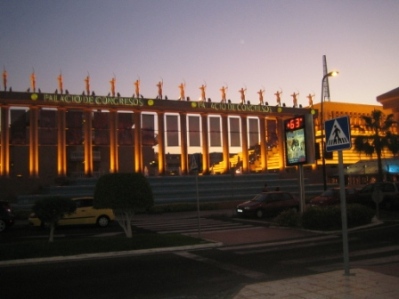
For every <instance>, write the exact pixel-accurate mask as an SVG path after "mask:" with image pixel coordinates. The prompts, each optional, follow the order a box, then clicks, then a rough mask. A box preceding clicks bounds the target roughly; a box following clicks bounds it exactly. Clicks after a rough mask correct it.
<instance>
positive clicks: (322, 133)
mask: <svg viewBox="0 0 399 299" xmlns="http://www.w3.org/2000/svg"><path fill="white" fill-rule="evenodd" d="M337 75H338V72H337V71H332V72H329V73H327V74H325V75H324V76H323V78H322V79H321V99H320V113H321V116H320V123H321V148H322V151H323V158H322V163H323V187H324V190H327V175H326V158H325V153H326V150H325V142H324V138H325V136H324V80H326V79H327V78H328V77H335V76H337Z"/></svg>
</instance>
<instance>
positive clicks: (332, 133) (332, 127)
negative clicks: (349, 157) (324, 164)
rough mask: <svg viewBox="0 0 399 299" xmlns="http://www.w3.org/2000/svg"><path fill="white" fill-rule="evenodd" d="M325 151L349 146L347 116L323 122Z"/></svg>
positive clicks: (349, 134)
mask: <svg viewBox="0 0 399 299" xmlns="http://www.w3.org/2000/svg"><path fill="white" fill-rule="evenodd" d="M324 127H325V131H326V151H327V152H332V151H340V150H344V149H350V148H351V146H352V145H351V132H350V125H349V117H348V116H343V117H338V118H333V119H330V120H327V121H326V122H325V125H324Z"/></svg>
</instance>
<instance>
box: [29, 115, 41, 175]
mask: <svg viewBox="0 0 399 299" xmlns="http://www.w3.org/2000/svg"><path fill="white" fill-rule="evenodd" d="M29 112H30V113H29V176H30V177H38V176H39V128H38V122H39V108H38V107H29Z"/></svg>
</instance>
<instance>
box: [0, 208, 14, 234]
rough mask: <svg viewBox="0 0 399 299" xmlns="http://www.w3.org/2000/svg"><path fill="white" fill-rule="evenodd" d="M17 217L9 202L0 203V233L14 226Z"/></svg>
mask: <svg viewBox="0 0 399 299" xmlns="http://www.w3.org/2000/svg"><path fill="white" fill-rule="evenodd" d="M14 219H15V216H14V214H13V212H12V210H11V206H10V204H9V202H7V201H0V233H1V232H3V231H5V230H6V229H7V228H8V227H10V226H12V225H13V224H14Z"/></svg>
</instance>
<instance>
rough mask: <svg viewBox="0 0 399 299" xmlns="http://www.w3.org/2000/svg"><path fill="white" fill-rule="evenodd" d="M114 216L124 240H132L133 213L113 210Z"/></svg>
mask: <svg viewBox="0 0 399 299" xmlns="http://www.w3.org/2000/svg"><path fill="white" fill-rule="evenodd" d="M114 214H115V217H116V220H117V221H118V223H119V225H120V226H121V227H122V228H123V231H124V232H125V235H126V238H132V237H133V232H132V219H133V215H134V211H123V210H122V211H121V210H114Z"/></svg>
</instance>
